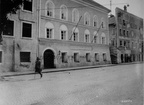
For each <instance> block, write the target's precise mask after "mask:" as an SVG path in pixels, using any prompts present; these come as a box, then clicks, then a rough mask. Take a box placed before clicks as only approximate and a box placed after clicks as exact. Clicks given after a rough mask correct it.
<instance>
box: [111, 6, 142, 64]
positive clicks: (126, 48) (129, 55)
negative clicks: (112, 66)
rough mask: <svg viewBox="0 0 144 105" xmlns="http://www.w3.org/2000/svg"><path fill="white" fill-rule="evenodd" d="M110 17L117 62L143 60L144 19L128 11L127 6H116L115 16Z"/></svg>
mask: <svg viewBox="0 0 144 105" xmlns="http://www.w3.org/2000/svg"><path fill="white" fill-rule="evenodd" d="M109 19H110V24H109V26H110V34H111V35H110V36H111V38H110V39H111V46H112V49H113V51H114V49H115V51H116V52H117V63H124V62H135V61H143V50H142V49H143V47H142V43H143V38H144V37H143V19H142V18H140V17H137V16H135V15H133V14H131V13H128V12H127V10H126V7H124V10H122V9H120V8H116V15H115V17H110V18H109ZM112 20H115V21H112ZM113 30H115V31H116V33H115V34H112V33H113Z"/></svg>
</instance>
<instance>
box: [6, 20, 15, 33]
mask: <svg viewBox="0 0 144 105" xmlns="http://www.w3.org/2000/svg"><path fill="white" fill-rule="evenodd" d="M13 31H14V21H11V20H9V21H7V23H6V26H5V27H4V31H3V35H8V36H13Z"/></svg>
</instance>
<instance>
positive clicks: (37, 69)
mask: <svg viewBox="0 0 144 105" xmlns="http://www.w3.org/2000/svg"><path fill="white" fill-rule="evenodd" d="M35 73H39V74H40V76H41V78H42V69H41V61H40V58H38V57H37V59H36V62H35Z"/></svg>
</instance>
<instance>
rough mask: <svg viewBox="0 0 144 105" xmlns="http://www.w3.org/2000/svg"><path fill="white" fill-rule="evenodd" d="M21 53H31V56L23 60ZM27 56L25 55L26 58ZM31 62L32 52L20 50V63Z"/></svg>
mask: <svg viewBox="0 0 144 105" xmlns="http://www.w3.org/2000/svg"><path fill="white" fill-rule="evenodd" d="M21 53H29V56H28V58H27V60H28V61H24V60H22V58H21V57H22V56H21ZM25 57H27V56H25ZM25 57H23V58H25ZM30 62H31V52H30V51H20V63H30Z"/></svg>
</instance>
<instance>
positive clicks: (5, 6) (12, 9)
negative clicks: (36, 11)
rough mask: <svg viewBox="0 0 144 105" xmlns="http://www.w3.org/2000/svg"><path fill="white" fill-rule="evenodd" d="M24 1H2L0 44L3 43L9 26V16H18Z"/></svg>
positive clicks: (0, 2) (0, 5) (0, 3)
mask: <svg viewBox="0 0 144 105" xmlns="http://www.w3.org/2000/svg"><path fill="white" fill-rule="evenodd" d="M23 2H24V0H0V43H1V42H2V33H3V31H4V28H5V27H6V25H7V22H8V21H9V19H8V14H16V11H17V10H18V9H20V6H21V5H22V4H23Z"/></svg>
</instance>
